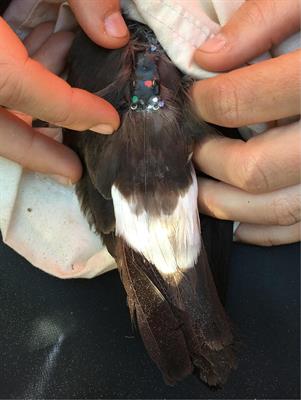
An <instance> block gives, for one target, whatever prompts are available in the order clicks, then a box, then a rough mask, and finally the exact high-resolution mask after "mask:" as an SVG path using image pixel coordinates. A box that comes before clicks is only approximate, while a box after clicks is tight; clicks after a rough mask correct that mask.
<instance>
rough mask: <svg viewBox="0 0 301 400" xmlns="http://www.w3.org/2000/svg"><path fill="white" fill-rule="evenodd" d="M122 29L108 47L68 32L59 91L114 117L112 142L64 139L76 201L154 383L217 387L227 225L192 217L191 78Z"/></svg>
mask: <svg viewBox="0 0 301 400" xmlns="http://www.w3.org/2000/svg"><path fill="white" fill-rule="evenodd" d="M127 23H128V27H129V31H130V40H129V43H128V44H127V45H126V46H124V47H122V48H120V49H115V50H109V49H105V48H102V47H100V46H98V45H96V44H95V43H93V42H92V41H91V40H90V39H89V38H88V37H87V35H86V34H85V33H84V32H83V31H81V30H80V31H79V32H78V33H77V35H76V38H75V40H74V42H73V45H72V48H71V50H70V54H69V58H68V79H67V80H68V82H69V83H70V84H71V85H72V86H76V87H79V88H82V89H85V90H88V91H90V92H92V93H94V94H96V95H98V96H101V97H103V98H105V99H106V100H107V101H109V102H110V103H111V104H112V105H113V106H114V107H115V108H116V109H117V111H118V112H119V114H120V117H121V124H120V127H119V129H118V130H117V131H116V132H115V133H114V134H112V135H100V134H96V133H94V132H91V131H85V132H83V133H82V134H80V135H77V134H74V132H73V131H72V130H69V129H64V131H63V136H64V143H65V144H66V145H68V146H70V147H71V148H72V149H73V150H74V151H75V152H76V153H77V154H78V156H79V158H80V160H81V162H82V164H83V175H82V178H81V180H80V181H79V182H78V183H77V185H76V193H77V196H78V198H79V201H80V204H81V209H82V212H83V213H84V215H85V217H86V218H87V221H88V222H89V224H90V226H91V228H93V229H94V230H95V231H96V233H97V234H99V236H100V238H101V240H102V241H103V243H104V244H105V245H106V246H107V249H108V251H109V252H110V253H111V255H112V256H113V257H114V258H115V260H116V264H117V267H118V271H119V275H120V278H121V281H122V283H123V286H124V289H125V292H126V294H127V304H128V308H129V313H130V317H131V319H132V321H133V324H134V326H135V327H136V328H137V329H138V330H139V332H140V335H141V338H142V341H143V343H144V345H145V348H146V350H147V352H148V354H149V356H150V358H151V359H152V360H153V362H154V363H155V364H156V365H157V367H158V368H159V370H160V371H161V373H162V376H163V379H164V381H165V383H166V384H168V385H175V384H176V383H177V382H179V381H181V380H183V379H184V378H185V377H187V376H188V375H190V374H192V373H195V374H196V375H197V376H198V377H199V379H200V380H201V381H203V382H204V383H205V384H207V385H208V386H210V387H222V386H223V385H224V384H225V383H226V381H227V379H228V377H229V375H230V373H231V371H232V370H233V369H235V368H236V365H237V361H236V354H235V351H234V334H233V328H232V324H231V322H230V320H229V318H228V316H227V315H226V312H225V310H224V307H223V304H222V303H223V300H224V295H225V290H224V283H225V276H224V275H225V272H221V271H222V270H223V266H224V264H225V260H226V259H227V258H228V254H229V250H227V249H229V243H231V239H232V238H231V232H230V231H231V226H229V225H227V226H226V225H223V226H222V229H220V225H219V222H218V221H216V220H215V221H213V219H210V218H208V217H207V218H206V217H204V216H200V214H199V212H198V204H197V197H198V176H197V173H196V171H195V168H194V165H193V162H192V153H193V148H194V146H195V144H196V143H197V142H198V141H199V140H200V139H201V138H203V137H204V136H205V135H208V134H212V131H213V130H214V128H213V127H212V126H210V125H208V124H206V123H204V122H202V121H200V120H199V119H198V118H197V117H196V116H195V113H194V111H193V107H192V105H191V99H190V95H189V93H190V92H189V89H190V87H191V84H192V82H193V80H192V79H191V78H189V77H187V76H185V75H184V74H183V73H182V72H180V71H179V70H178V69H177V68H176V67H175V65H174V64H173V63H172V61H171V60H170V59H169V57H168V56H167V55H166V53H165V51H164V49H163V48H162V46H161V45H160V43H159V41H158V40H157V38H156V36H155V34H154V32H153V31H152V30H151V29H150V28H149V27H147V26H146V25H144V24H141V23H139V22H132V21H127ZM204 227H205V228H204ZM206 232H207V235H206ZM208 232H209V233H208ZM229 238H230V239H229ZM216 245H217V246H216ZM217 248H220V249H223V248H224V250H222V252H220V251H218V250H216V249H217ZM225 248H226V249H225ZM223 257H225V260H223ZM214 260H215V261H214ZM223 263H224V264H223ZM214 265H215V266H214ZM223 274H224V275H223ZM217 287H218V289H217ZM218 291H219V293H218ZM219 294H220V296H219Z"/></svg>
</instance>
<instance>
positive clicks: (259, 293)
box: [0, 243, 300, 399]
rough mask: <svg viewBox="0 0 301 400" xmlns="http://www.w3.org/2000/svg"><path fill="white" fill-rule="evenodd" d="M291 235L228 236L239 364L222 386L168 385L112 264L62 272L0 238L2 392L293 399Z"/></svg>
mask: <svg viewBox="0 0 301 400" xmlns="http://www.w3.org/2000/svg"><path fill="white" fill-rule="evenodd" d="M299 264H300V256H299V244H294V245H290V246H281V247H275V248H259V247H255V246H254V247H253V246H246V245H239V244H236V245H235V246H234V250H233V255H232V263H231V270H230V287H229V293H228V299H227V309H228V312H229V314H230V316H231V318H232V321H233V324H234V326H235V329H236V331H237V332H238V333H239V336H240V346H239V357H240V363H239V367H238V369H237V370H236V371H235V372H234V373H233V374H232V375H231V377H230V380H229V381H228V383H227V384H226V386H225V387H224V388H223V389H222V390H218V391H211V390H209V389H208V388H207V387H206V386H205V385H203V384H202V383H201V382H199V381H198V380H197V378H196V377H194V376H191V377H189V378H187V379H186V380H185V381H184V382H181V383H179V384H178V385H177V386H175V387H168V386H166V385H165V384H164V382H163V381H162V378H161V375H160V373H159V371H158V370H157V369H156V367H155V366H154V365H153V363H152V362H151V361H150V359H149V358H148V356H147V354H146V353H145V351H144V348H143V345H142V343H141V342H140V340H139V338H138V337H137V335H136V334H135V333H133V331H132V327H131V323H130V320H129V315H128V311H127V306H126V300H125V295H124V291H123V289H122V286H121V284H120V281H119V278H118V274H117V272H116V271H113V272H110V273H107V274H105V275H103V276H101V277H98V278H96V279H93V280H69V281H63V280H59V279H56V278H54V277H51V276H49V275H47V274H45V273H43V272H41V271H39V270H38V269H36V268H33V267H32V266H31V265H30V264H28V263H27V262H26V261H25V260H24V259H23V258H22V257H20V256H19V255H17V254H16V253H15V252H13V251H12V250H11V249H9V248H8V247H6V246H5V245H3V244H2V243H1V244H0V304H1V310H0V336H1V339H0V398H2V399H3V398H31V399H37V398H46V399H50V398H56V399H60V398H87V399H93V398H112V399H117V398H127V399H134V398H141V399H147V398H156V399H163V398H166V399H169V398H177V399H180V398H189V399H192V398H199V399H200V398H211V399H223V398H228V399H229V398H232V399H238V398H241V399H245V398H257V399H260V398H265V399H268V398H278V399H279V398H288V399H299V398H300V393H299V374H300V368H299V361H300V360H299V333H300V331H299V313H300V305H299V299H300V289H299V287H300V265H299Z"/></svg>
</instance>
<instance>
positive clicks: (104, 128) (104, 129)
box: [90, 124, 114, 134]
mask: <svg viewBox="0 0 301 400" xmlns="http://www.w3.org/2000/svg"><path fill="white" fill-rule="evenodd" d="M90 131H93V132H97V133H104V134H110V133H113V132H114V129H113V128H112V127H111V125H107V124H99V125H96V126H93V127H92V128H90Z"/></svg>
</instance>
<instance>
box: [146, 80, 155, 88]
mask: <svg viewBox="0 0 301 400" xmlns="http://www.w3.org/2000/svg"><path fill="white" fill-rule="evenodd" d="M144 86H146V87H148V88H150V87H152V86H153V81H144Z"/></svg>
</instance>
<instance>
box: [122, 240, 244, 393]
mask: <svg viewBox="0 0 301 400" xmlns="http://www.w3.org/2000/svg"><path fill="white" fill-rule="evenodd" d="M117 258H118V268H119V272H120V276H121V279H122V282H123V285H124V287H125V290H126V292H127V296H128V305H129V308H130V313H131V316H132V319H134V320H136V323H137V325H138V328H139V331H140V334H141V337H142V339H143V342H144V344H145V347H146V349H147V351H148V353H149V355H150V357H151V358H152V360H153V361H154V362H155V363H156V364H157V366H158V367H159V369H160V370H161V372H162V374H163V377H164V379H165V382H166V383H167V384H170V385H173V384H175V383H176V382H177V381H180V380H181V379H183V378H184V377H186V376H187V375H189V374H190V373H191V372H192V370H193V369H194V368H196V369H197V370H198V373H199V376H200V378H201V379H202V380H203V381H205V382H206V383H207V384H208V385H209V386H221V385H222V384H224V383H225V382H226V380H227V378H228V375H229V373H230V372H231V370H232V369H233V368H235V364H236V362H235V356H234V354H233V350H232V342H233V337H232V333H231V328H230V325H229V322H228V320H227V317H226V315H225V312H224V310H223V307H222V305H221V303H220V301H219V299H218V296H217V292H216V289H215V286H214V283H213V280H212V277H211V273H210V270H209V267H208V263H207V261H206V255H204V254H202V253H201V255H200V257H199V259H198V262H197V264H196V266H195V268H192V269H190V270H188V271H182V270H181V269H180V268H179V269H178V271H177V272H176V273H174V274H172V275H166V276H163V275H162V274H161V273H160V272H159V271H158V270H157V269H156V267H155V266H154V265H153V264H151V263H149V262H148V261H147V260H146V259H145V258H144V257H143V255H141V254H139V253H137V252H136V251H134V250H133V249H132V248H131V247H130V246H129V245H128V244H127V243H126V242H125V241H124V240H123V239H121V238H118V248H117Z"/></svg>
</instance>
